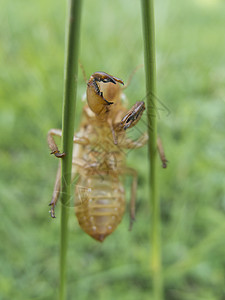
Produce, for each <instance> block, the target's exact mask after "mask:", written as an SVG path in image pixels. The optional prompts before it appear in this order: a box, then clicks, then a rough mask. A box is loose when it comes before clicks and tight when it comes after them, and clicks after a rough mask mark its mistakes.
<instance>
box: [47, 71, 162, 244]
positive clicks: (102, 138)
mask: <svg viewBox="0 0 225 300" xmlns="http://www.w3.org/2000/svg"><path fill="white" fill-rule="evenodd" d="M120 84H121V85H124V83H123V81H122V80H121V79H119V78H116V77H114V76H111V75H109V74H107V73H104V72H96V73H94V74H92V75H91V77H90V79H89V81H88V83H87V105H86V106H85V107H84V109H83V120H82V122H81V126H80V130H79V132H78V133H77V134H75V135H74V149H73V161H72V164H73V169H72V180H74V179H75V176H76V175H77V174H78V175H79V178H78V180H77V182H76V187H75V190H76V200H75V201H76V203H75V212H76V215H77V218H78V222H79V224H80V226H81V228H82V229H83V230H84V231H85V232H86V233H87V234H89V235H90V236H91V237H93V238H94V239H96V240H98V241H100V242H102V241H103V240H104V239H105V237H106V236H108V235H109V234H111V233H112V232H113V231H114V230H115V229H116V227H117V226H118V224H119V223H120V222H121V220H122V217H123V214H124V211H125V191H124V186H123V183H122V181H121V177H122V176H124V175H130V176H132V177H133V181H132V187H131V200H130V220H131V225H132V222H133V220H134V218H135V199H136V189H137V172H136V171H135V170H134V169H132V168H129V167H127V166H126V161H125V152H124V151H123V150H124V149H131V148H132V149H134V148H140V147H142V146H144V145H145V144H146V142H147V140H148V136H147V134H144V135H142V136H141V137H140V138H139V139H138V140H136V141H134V140H131V139H129V138H128V137H127V131H126V130H128V129H130V128H132V127H133V126H135V125H136V124H137V123H138V121H139V120H140V119H141V116H142V113H143V111H144V110H145V104H144V102H143V101H139V102H136V104H135V105H133V106H132V108H131V109H130V110H128V111H127V110H126V107H124V105H123V104H122V101H121V94H122V88H121V86H120ZM54 136H61V130H58V129H51V130H50V131H49V133H48V144H49V147H50V149H51V153H52V154H54V155H55V156H56V157H59V158H60V157H63V156H64V155H65V153H60V152H59V150H58V147H57V145H56V143H55V141H54ZM160 156H161V159H162V161H163V164H164V167H165V166H166V159H165V156H164V153H163V150H162V148H161V147H160ZM60 173H61V170H60V168H59V170H58V173H57V177H56V183H55V188H54V193H53V197H52V201H51V203H50V205H51V216H52V217H53V218H54V217H55V213H54V207H55V204H56V202H57V199H58V197H59V193H60ZM131 225H130V227H131Z"/></svg>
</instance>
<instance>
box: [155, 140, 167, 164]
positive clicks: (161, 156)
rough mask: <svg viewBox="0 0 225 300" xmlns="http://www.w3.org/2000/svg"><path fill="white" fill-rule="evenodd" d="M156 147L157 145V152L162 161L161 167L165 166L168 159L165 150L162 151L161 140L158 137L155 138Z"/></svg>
mask: <svg viewBox="0 0 225 300" xmlns="http://www.w3.org/2000/svg"><path fill="white" fill-rule="evenodd" d="M157 147H158V152H159V156H160V159H161V161H162V167H163V168H166V167H167V162H168V160H167V159H166V156H165V152H164V149H163V145H162V141H161V139H160V137H158V138H157Z"/></svg>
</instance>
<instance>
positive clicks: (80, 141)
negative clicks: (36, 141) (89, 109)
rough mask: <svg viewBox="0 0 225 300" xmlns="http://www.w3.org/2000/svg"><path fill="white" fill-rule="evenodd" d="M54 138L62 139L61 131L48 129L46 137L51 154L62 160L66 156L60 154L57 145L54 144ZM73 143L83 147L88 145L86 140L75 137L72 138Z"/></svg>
mask: <svg viewBox="0 0 225 300" xmlns="http://www.w3.org/2000/svg"><path fill="white" fill-rule="evenodd" d="M55 136H58V137H62V130H61V129H50V130H49V132H48V136H47V139H48V146H49V148H50V150H51V154H54V155H55V157H57V158H62V157H64V156H65V155H66V153H65V152H63V153H61V152H60V151H59V149H58V146H57V144H56V142H55V139H54V137H55ZM73 142H74V143H76V144H79V145H83V146H85V145H88V144H89V140H88V138H85V137H77V136H75V135H74V137H73Z"/></svg>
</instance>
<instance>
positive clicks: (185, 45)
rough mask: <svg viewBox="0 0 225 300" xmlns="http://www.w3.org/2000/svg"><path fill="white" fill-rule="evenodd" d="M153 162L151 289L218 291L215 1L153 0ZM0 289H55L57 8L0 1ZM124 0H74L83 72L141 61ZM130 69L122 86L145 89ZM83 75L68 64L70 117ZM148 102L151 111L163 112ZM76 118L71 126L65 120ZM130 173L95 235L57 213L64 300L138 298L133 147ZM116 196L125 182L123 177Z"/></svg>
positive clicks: (141, 267) (36, 293)
mask: <svg viewBox="0 0 225 300" xmlns="http://www.w3.org/2000/svg"><path fill="white" fill-rule="evenodd" d="M155 2H156V7H155V14H156V42H157V76H158V78H157V89H158V92H157V96H158V98H159V99H160V101H161V102H162V103H163V104H164V105H165V106H166V108H168V109H169V114H168V113H167V110H165V109H163V110H159V112H160V118H159V133H160V136H161V138H162V140H163V143H164V147H165V149H166V154H167V157H168V160H169V166H168V169H166V170H163V169H162V168H161V166H160V161H159V163H158V164H159V180H160V198H161V215H162V252H163V275H164V284H165V299H175V300H176V299H177V300H179V299H182V300H183V299H184V300H186V299H188V300H189V299H190V300H192V299H193V300H200V299H204V300H206V299H210V300H214V299H215V300H222V299H225V290H224V270H225V242H224V232H225V222H224V210H225V199H224V194H225V193H224V192H225V185H224V169H225V163H224V150H225V140H224V128H225V121H224V120H225V105H224V99H225V94H224V92H225V67H224V58H225V55H224V49H225V39H224V28H225V17H224V16H225V2H224V1H222V0H217V1H216V0H190V1H179V0H168V1H163V0H156V1H155ZM0 6H1V9H0V39H1V46H0V64H1V67H0V82H1V84H0V170H1V172H0V202H1V212H0V218H1V221H0V240H1V242H0V266H1V269H0V270H1V271H0V299H1V300H3V299H4V300H8V299H16V300H22V299H23V300H24V299H46V300H47V299H56V297H57V295H58V286H59V278H58V260H59V230H60V205H58V207H57V209H56V215H57V216H58V217H57V218H56V219H55V220H52V219H51V218H50V216H49V214H48V210H49V207H48V203H49V202H50V200H51V195H52V190H53V184H54V179H55V173H56V169H57V160H56V159H54V157H52V156H50V155H49V149H48V146H47V142H46V134H47V131H48V130H49V129H50V128H60V127H61V108H62V93H63V68H64V40H65V34H64V29H65V16H66V5H65V3H64V1H53V0H49V1H44V0H39V1H25V0H20V1H6V0H2V1H1V5H0ZM141 25H142V24H141V9H140V3H139V1H138V0H122V1H120V0H114V1H103V0H97V1H91V0H86V1H84V5H83V15H82V27H81V44H80V60H81V62H82V64H83V66H84V69H85V71H86V73H87V76H88V77H89V76H90V75H91V74H92V73H93V72H95V71H105V72H108V73H110V74H113V75H114V76H117V77H120V78H122V79H124V80H125V81H126V80H127V79H128V77H129V75H130V73H131V72H132V71H133V69H134V68H135V67H136V66H137V65H139V64H142V63H143V41H142V27H141ZM144 78H145V77H144V69H143V68H141V69H139V70H138V71H137V72H136V73H135V75H134V77H133V80H132V82H131V84H130V86H129V87H128V88H127V90H126V96H127V98H128V99H129V103H130V104H129V105H131V104H133V103H135V102H136V101H137V100H140V99H142V98H144V97H145V83H144ZM84 92H85V82H84V80H83V77H82V73H81V70H79V80H78V98H77V99H78V101H77V111H76V116H77V122H76V123H77V124H76V126H78V124H79V118H80V114H81V110H82V106H83V102H81V98H82V95H83V93H84ZM161 102H159V109H162V108H164V106H162V103H161ZM76 128H78V127H76ZM127 159H128V165H129V166H132V167H134V168H136V169H137V170H138V173H139V184H138V199H137V216H136V222H135V224H134V227H133V230H132V232H128V224H129V216H128V213H126V215H125V216H124V219H123V222H122V223H121V224H120V226H119V227H118V228H117V230H116V231H115V232H114V233H113V234H112V235H111V236H109V237H108V238H107V239H106V240H105V242H104V243H103V244H100V243H97V242H96V241H94V240H93V239H91V238H90V237H89V236H87V235H86V234H85V233H83V232H82V231H81V229H80V228H79V227H78V224H77V220H76V218H75V216H74V211H73V208H71V214H70V220H69V252H68V263H69V268H68V296H69V297H68V299H78V300H83V299H99V300H101V299H109V300H110V299H123V300H133V299H135V300H136V299H151V293H152V290H151V287H152V284H151V279H152V278H151V273H150V271H149V269H150V257H149V251H150V250H151V244H150V242H149V236H150V226H151V207H150V202H149V199H148V170H147V163H146V161H147V149H146V147H145V148H143V149H140V150H135V151H131V152H129V155H128V158H127ZM126 186H127V191H128V195H127V197H129V190H130V188H129V186H130V181H129V180H128V181H126Z"/></svg>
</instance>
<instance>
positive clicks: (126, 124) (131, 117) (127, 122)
mask: <svg viewBox="0 0 225 300" xmlns="http://www.w3.org/2000/svg"><path fill="white" fill-rule="evenodd" d="M144 110H145V103H144V101H138V102H137V103H136V104H134V106H133V107H132V108H131V109H130V110H129V111H128V113H127V114H126V115H125V116H124V117H123V119H122V120H121V122H120V127H122V128H123V129H124V130H126V129H127V128H131V127H133V126H134V125H136V124H137V122H138V121H139V120H140V118H141V116H142V114H143V112H144Z"/></svg>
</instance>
